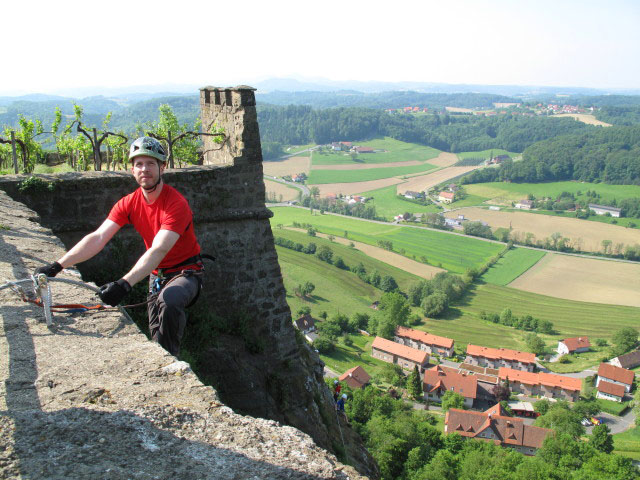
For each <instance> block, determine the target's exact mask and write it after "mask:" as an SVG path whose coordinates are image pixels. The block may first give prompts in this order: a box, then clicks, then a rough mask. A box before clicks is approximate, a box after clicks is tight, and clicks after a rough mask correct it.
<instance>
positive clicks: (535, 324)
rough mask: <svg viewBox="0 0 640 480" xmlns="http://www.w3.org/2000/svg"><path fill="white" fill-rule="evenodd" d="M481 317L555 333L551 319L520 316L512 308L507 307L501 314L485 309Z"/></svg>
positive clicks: (502, 323)
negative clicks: (488, 311)
mask: <svg viewBox="0 0 640 480" xmlns="http://www.w3.org/2000/svg"><path fill="white" fill-rule="evenodd" d="M480 319H481V320H486V321H488V322H492V323H499V324H501V325H504V326H506V327H513V328H515V329H517V330H524V331H527V332H536V333H546V334H548V335H553V334H554V333H555V331H554V329H553V323H551V322H550V321H549V320H540V319H538V318H535V317H532V316H531V315H524V316H522V317H518V316H516V315H514V314H513V313H512V312H511V309H510V308H505V309H504V310H502V312H500V314H499V315H498V314H497V313H487V312H485V311H484V310H483V311H481V312H480Z"/></svg>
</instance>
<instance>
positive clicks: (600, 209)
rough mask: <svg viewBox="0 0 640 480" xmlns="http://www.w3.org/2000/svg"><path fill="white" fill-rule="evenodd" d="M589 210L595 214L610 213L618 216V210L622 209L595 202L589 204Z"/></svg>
mask: <svg viewBox="0 0 640 480" xmlns="http://www.w3.org/2000/svg"><path fill="white" fill-rule="evenodd" d="M589 210H591V211H592V212H594V213H595V214H596V215H606V214H607V213H608V214H610V215H611V216H612V217H616V218H618V217H620V212H621V211H622V210H621V209H620V208H615V207H608V206H606V205H596V204H595V203H590V204H589Z"/></svg>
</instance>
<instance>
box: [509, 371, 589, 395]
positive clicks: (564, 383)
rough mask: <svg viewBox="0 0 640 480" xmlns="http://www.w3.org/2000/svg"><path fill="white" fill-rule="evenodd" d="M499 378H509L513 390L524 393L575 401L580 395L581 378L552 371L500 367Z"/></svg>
mask: <svg viewBox="0 0 640 480" xmlns="http://www.w3.org/2000/svg"><path fill="white" fill-rule="evenodd" d="M498 377H499V378H500V380H509V386H510V388H511V390H512V391H513V392H516V393H524V394H525V395H540V396H542V397H547V398H561V399H564V400H570V401H572V402H575V401H576V400H578V397H579V396H580V390H581V389H582V380H581V379H579V378H571V377H565V376H563V375H556V374H554V373H542V372H540V373H533V372H523V371H522V370H514V369H512V368H504V367H503V368H500V371H499V373H498Z"/></svg>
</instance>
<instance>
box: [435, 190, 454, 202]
mask: <svg viewBox="0 0 640 480" xmlns="http://www.w3.org/2000/svg"><path fill="white" fill-rule="evenodd" d="M454 198H455V193H453V192H440V193H439V194H438V201H439V202H443V203H451V202H453V199H454Z"/></svg>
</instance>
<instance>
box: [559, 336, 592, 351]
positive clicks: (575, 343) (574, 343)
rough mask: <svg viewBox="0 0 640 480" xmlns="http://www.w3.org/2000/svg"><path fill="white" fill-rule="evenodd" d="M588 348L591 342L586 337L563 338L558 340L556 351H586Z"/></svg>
mask: <svg viewBox="0 0 640 480" xmlns="http://www.w3.org/2000/svg"><path fill="white" fill-rule="evenodd" d="M590 348H591V343H590V342H589V338H588V337H574V338H565V339H564V340H560V341H559V342H558V353H560V354H562V355H566V354H568V353H581V352H587V351H589V349H590Z"/></svg>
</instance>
